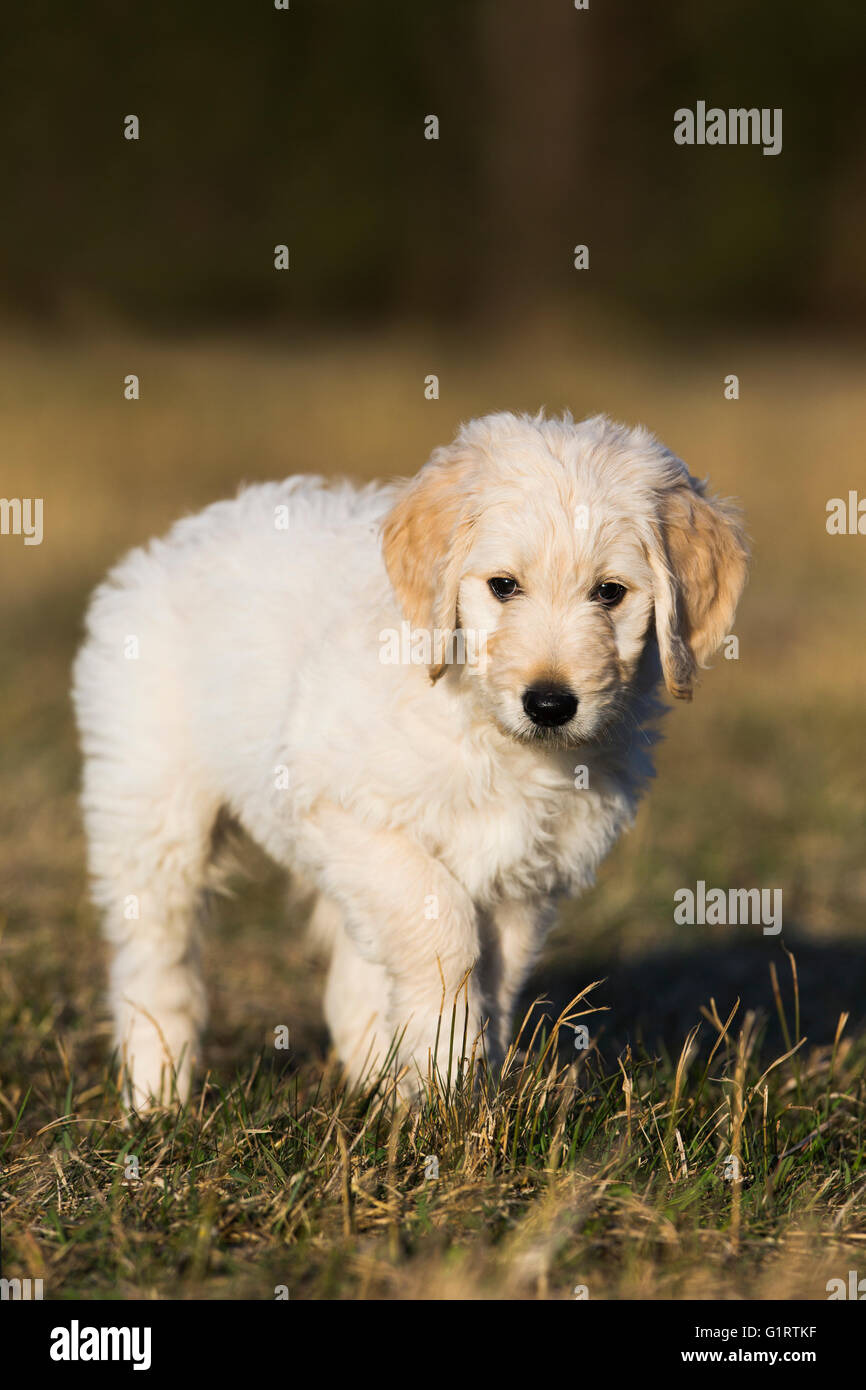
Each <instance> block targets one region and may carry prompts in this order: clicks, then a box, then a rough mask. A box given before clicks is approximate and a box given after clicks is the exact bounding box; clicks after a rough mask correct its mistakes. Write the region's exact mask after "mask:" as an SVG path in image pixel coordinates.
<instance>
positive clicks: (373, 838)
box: [301, 803, 485, 1091]
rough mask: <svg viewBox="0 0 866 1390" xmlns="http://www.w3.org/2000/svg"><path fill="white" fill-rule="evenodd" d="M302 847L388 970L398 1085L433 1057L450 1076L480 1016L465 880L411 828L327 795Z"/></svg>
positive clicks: (473, 915)
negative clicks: (355, 810) (378, 824)
mask: <svg viewBox="0 0 866 1390" xmlns="http://www.w3.org/2000/svg"><path fill="white" fill-rule="evenodd" d="M301 848H302V849H303V851H304V852H305V855H306V856H307V857H308V859H309V860H310V861H311V862H312V864H313V865H314V867H315V870H316V872H317V877H318V879H319V882H320V885H321V887H322V889H323V891H324V892H326V893H327V894H328V895H329V896H330V897H331V898H333V899H334V900H335V901H336V902H337V903H338V904H339V906H340V907H341V909H342V911H343V914H344V923H345V929H346V930H347V931H348V933H349V935H350V936H351V938H352V940H353V942H354V944H355V947H356V949H357V950H358V951H359V952H360V954H361V955H362V956H363V957H364V958H365V959H366V960H368V961H371V962H373V963H374V964H376V965H380V966H382V967H383V968H384V970H385V974H386V977H387V983H388V1006H387V1020H386V1028H387V1031H388V1033H389V1036H390V1037H392V1038H394V1037H400V1036H401V1035H402V1039H401V1042H400V1046H399V1050H398V1061H399V1062H400V1064H401V1065H408V1068H409V1072H408V1076H407V1077H406V1080H405V1082H404V1089H405V1090H406V1091H417V1090H418V1088H419V1086H420V1083H421V1081H423V1079H424V1078H425V1077H426V1076H427V1075H428V1072H429V1071H430V1068H431V1066H432V1065H434V1064H435V1066H436V1068H437V1069H438V1071H439V1074H440V1076H441V1077H442V1078H443V1080H444V1079H445V1078H446V1077H447V1075H448V1072H449V1069H450V1072H451V1076H452V1079H453V1078H454V1076H455V1075H456V1069H457V1065H458V1064H459V1061H460V1058H461V1054H462V1052H463V1046H464V1034H465V1051H466V1054H467V1055H471V1053H472V1050H473V1047H475V1046H476V1044H477V1043H478V1039H479V1035H480V1034H481V1033H482V1030H483V1027H484V1023H485V1019H484V1010H483V1006H482V1000H481V995H480V988H479V984H478V981H477V979H476V975H475V971H474V967H475V964H476V962H477V960H478V952H479V936H478V917H477V912H476V910H475V906H474V904H473V903H472V901H471V899H470V897H469V895H468V894H467V892H466V890H465V889H464V888H463V887H462V885H461V884H460V883H458V881H457V880H456V879H455V878H454V876H453V875H452V874H451V873H449V871H448V870H447V869H446V868H445V867H444V865H442V864H441V863H439V862H438V860H436V859H434V858H432V857H431V856H430V855H429V854H427V853H426V852H425V850H424V849H423V848H422V847H421V846H420V845H419V844H418V843H417V842H416V841H415V840H413V839H412V838H411V837H410V836H409V835H408V834H406V833H403V832H400V831H394V830H376V829H371V828H369V827H367V826H364V825H362V824H361V823H360V822H359V821H358V820H356V819H355V817H354V816H353V815H351V814H350V813H349V812H347V811H344V810H342V808H340V807H338V806H335V805H333V804H332V803H328V804H327V805H323V804H322V803H319V804H318V806H317V807H316V808H315V809H314V811H313V812H312V814H311V816H310V818H309V820H308V821H307V823H306V825H305V827H304V831H303V834H302V839H301ZM371 1003H373V1004H374V1003H375V1001H371ZM455 1005H456V1008H455ZM333 1008H334V1001H333V1000H331V1001H330V1009H331V1012H332V1013H333ZM452 1013H453V1016H454V1026H453V1041H452ZM480 1046H481V1044H479V1048H480Z"/></svg>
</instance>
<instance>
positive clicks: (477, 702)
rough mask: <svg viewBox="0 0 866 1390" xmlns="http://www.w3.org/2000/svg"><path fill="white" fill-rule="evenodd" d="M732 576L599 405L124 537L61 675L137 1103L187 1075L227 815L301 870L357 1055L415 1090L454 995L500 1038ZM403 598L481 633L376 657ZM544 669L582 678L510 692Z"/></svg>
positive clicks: (487, 1043)
mask: <svg viewBox="0 0 866 1390" xmlns="http://www.w3.org/2000/svg"><path fill="white" fill-rule="evenodd" d="M503 575H505V576H508V577H510V578H512V579H513V580H514V581H515V583H516V586H517V588H516V592H515V594H514V596H513V597H511V598H509V599H508V601H506V602H503V601H500V599H499V598H497V597H496V596H495V595H494V593H493V592H491V588H490V586H489V580H490V579H491V578H495V577H497V576H503ZM744 578H745V551H744V547H743V543H742V536H741V532H740V529H739V526H738V523H737V520H736V517H735V515H734V514H733V513H732V512H731V511H730V510H729V509H727V508H726V507H724V506H723V505H722V504H719V503H718V502H715V501H712V500H710V499H709V498H707V496H706V495H705V492H704V489H703V486H702V485H701V484H698V483H697V482H696V481H695V480H694V479H693V478H691V477H690V476H689V474H688V471H687V470H686V468H685V467H684V465H683V464H682V463H681V462H680V461H679V460H678V459H676V458H675V457H674V456H673V455H672V454H670V453H669V452H668V451H667V450H666V449H664V448H663V447H662V446H661V445H660V444H658V443H657V442H656V441H655V440H654V439H653V438H652V436H651V435H649V434H648V433H647V432H646V431H644V430H642V429H636V430H629V429H626V428H623V427H621V426H616V425H614V424H612V423H611V422H609V421H608V420H606V419H605V418H603V417H596V418H593V419H590V420H587V421H584V422H582V423H580V424H575V423H574V422H573V421H572V420H571V418H570V417H568V416H566V417H564V418H562V419H545V418H544V417H543V416H542V415H539V416H536V417H531V418H530V417H526V416H515V415H510V414H501V415H494V416H489V417H487V418H485V419H481V420H477V421H473V422H472V423H471V424H469V425H468V426H465V427H464V428H463V429H462V430H461V431H460V433H459V434H458V436H457V439H456V441H455V443H454V444H453V445H452V446H450V447H449V448H448V449H443V450H438V451H437V452H436V453H435V454H434V455H433V457H432V459H431V460H430V462H429V463H428V464H427V465H426V467H425V468H424V469H422V470H421V473H420V474H419V475H418V476H417V478H416V479H414V480H412V481H411V482H409V483H407V484H403V485H397V486H393V487H392V486H380V485H373V486H367V487H364V488H360V489H358V488H355V487H353V486H351V485H349V484H347V483H339V484H328V483H327V482H325V481H323V480H321V479H316V478H312V477H303V476H301V477H292V478H289V479H288V480H287V481H285V482H281V483H267V484H263V485H261V486H256V487H250V488H247V489H245V490H244V491H242V492H241V493H240V495H239V496H238V497H237V498H236V499H235V500H234V501H230V502H221V503H218V504H216V505H214V506H211V507H208V508H207V509H206V510H205V511H203V512H202V513H201V514H199V515H198V516H194V517H191V518H189V519H186V520H183V521H181V522H180V523H178V524H177V525H176V526H175V527H174V528H173V530H172V531H171V532H170V533H169V534H168V536H167V537H166V539H165V540H158V541H153V542H152V543H151V544H150V545H149V546H147V547H146V548H143V549H138V550H135V551H133V552H132V553H131V554H129V555H128V556H127V557H126V558H125V559H124V560H123V561H122V562H121V563H120V564H119V565H118V566H117V568H116V569H115V570H114V571H113V572H112V573H111V574H110V576H109V577H108V579H107V580H106V582H105V583H104V584H103V585H102V586H101V587H100V588H99V589H98V590H97V592H96V594H95V596H94V598H93V601H92V605H91V608H90V612H89V617H88V635H87V639H86V641H85V643H84V645H83V647H82V649H81V651H80V653H79V656H78V660H77V663H76V667H75V677H74V697H75V705H76V711H77V716H78V722H79V727H80V730H81V740H82V746H83V751H84V759H85V762H84V782H83V797H82V801H83V807H84V814H85V821H86V830H87V836H88V841H89V852H90V870H91V874H92V880H93V892H94V897H95V901H96V902H97V904H98V905H99V906H100V908H101V909H102V911H103V914H104V921H105V931H106V933H107V936H108V939H109V941H110V942H111V945H112V947H113V963H112V968H111V990H110V992H111V1002H112V1006H113V1010H114V1016H115V1022H116V1041H117V1045H118V1047H119V1049H120V1050H121V1053H122V1057H123V1060H124V1062H125V1066H126V1070H127V1076H128V1078H129V1079H130V1081H131V1084H132V1088H133V1095H134V1098H135V1100H136V1102H137V1103H143V1102H145V1101H146V1100H147V1099H148V1098H149V1097H151V1096H155V1097H157V1098H159V1097H161V1096H163V1097H164V1096H166V1095H167V1093H168V1090H167V1088H168V1085H169V1083H170V1082H171V1081H176V1083H177V1090H178V1093H179V1094H180V1096H181V1097H185V1096H186V1095H187V1094H188V1092H189V1089H190V1084H191V1076H192V1070H193V1067H194V1064H195V1062H196V1060H197V1056H198V1046H199V1036H200V1030H201V1028H202V1025H203V1022H204V1019H205V1011H206V1009H205V999H204V993H203V989H202V983H201V976H200V970H199V940H198V933H199V909H200V904H201V900H202V893H203V889H204V887H205V885H206V884H207V882H208V874H209V866H210V860H211V854H212V843H213V830H214V825H215V823H216V819H217V816H218V815H219V814H220V813H221V812H223V813H224V812H228V813H229V814H230V815H231V816H233V817H234V818H236V819H237V821H238V822H240V824H241V825H242V826H243V827H244V828H245V829H246V830H247V831H248V832H249V834H250V835H251V836H252V837H253V838H254V839H255V840H256V841H257V842H258V843H259V844H260V845H261V846H262V847H263V848H264V849H265V850H267V851H268V852H269V853H270V854H271V855H272V856H273V858H274V859H275V860H277V861H278V862H279V863H280V864H281V865H284V866H285V867H286V868H287V869H289V870H290V871H292V872H294V873H296V874H299V875H301V876H303V877H304V878H306V879H307V880H309V881H311V882H312V883H313V884H314V885H315V888H316V890H317V892H318V894H319V899H318V904H317V907H316V910H315V920H316V922H317V924H318V927H319V929H320V932H321V934H322V935H324V936H325V937H326V938H327V939H328V940H329V941H330V943H331V946H332V951H333V960H332V965H331V971H330V975H329V979H328V984H327V988H326V997H325V1005H326V1013H327V1017H328V1021H329V1024H330V1027H331V1031H332V1035H333V1037H334V1040H335V1044H336V1046H337V1048H338V1051H339V1053H340V1055H341V1057H342V1059H343V1061H344V1062H345V1064H346V1066H347V1069H348V1071H349V1073H350V1075H353V1076H356V1077H357V1076H359V1075H360V1074H361V1072H362V1071H363V1070H364V1068H365V1066H369V1065H374V1064H375V1063H376V1061H381V1060H382V1059H383V1057H384V1055H385V1053H386V1052H387V1050H388V1048H389V1046H390V1044H391V1041H392V1039H393V1038H395V1037H397V1036H399V1037H401V1042H400V1049H399V1060H400V1062H401V1063H405V1064H408V1070H407V1081H406V1083H405V1084H406V1085H407V1087H408V1088H409V1089H411V1087H412V1086H413V1085H414V1084H417V1078H418V1076H419V1075H424V1074H426V1072H427V1069H428V1066H429V1065H430V1063H431V1060H435V1062H436V1063H437V1065H438V1066H440V1067H441V1068H442V1069H443V1070H444V1069H445V1068H447V1065H448V1063H449V1061H452V1060H454V1059H451V1058H449V1056H448V1046H449V1044H448V1037H449V1032H450V1014H451V1006H452V1003H453V1001H454V998H455V996H456V995H457V994H458V993H459V995H460V999H461V1000H462V1001H463V1007H464V1008H465V1010H466V1011H467V1018H466V1022H467V1025H468V1036H469V1039H470V1042H472V1041H473V1040H474V1039H475V1038H476V1037H477V1036H478V1035H480V1034H482V1033H483V1037H484V1043H483V1046H484V1048H485V1050H486V1052H487V1055H488V1057H489V1058H490V1059H491V1060H492V1061H493V1062H494V1063H495V1062H496V1061H497V1060H498V1059H500V1058H501V1057H502V1055H503V1051H504V1049H505V1047H506V1046H507V1043H508V1039H509V1030H510V1026H511V1011H512V1006H513V1003H514V1000H515V997H516V995H517V992H518V990H519V988H520V986H521V985H522V983H523V981H524V980H525V978H526V976H527V973H528V971H529V969H530V967H531V965H532V962H533V959H534V957H535V955H536V953H537V951H538V949H539V947H540V945H541V942H542V939H543V933H544V930H545V927H546V925H547V923H548V922H549V920H550V917H551V910H552V905H553V904H554V903H555V900H556V898H557V897H558V896H559V895H562V894H574V893H577V892H579V891H581V890H582V889H584V888H586V887H587V885H588V884H590V883H591V882H592V879H593V875H594V873H595V870H596V868H597V866H598V864H599V862H600V861H601V859H602V858H603V857H604V855H605V854H606V853H607V852H608V850H609V849H610V848H611V846H612V845H613V843H614V841H615V840H616V838H617V836H618V834H619V833H620V831H621V830H622V828H623V827H624V826H625V825H626V824H627V823H628V821H629V820H630V818H631V816H632V815H633V812H634V808H635V804H636V799H637V796H638V794H639V792H640V789H641V787H642V785H643V783H644V782H645V780H646V778H647V777H648V776H650V775H651V771H652V769H651V763H650V745H651V741H652V740H651V736H650V735H649V734H648V732H647V724H648V722H649V721H650V720H651V719H652V717H653V715H654V713H655V711H656V704H655V697H654V689H655V687H656V685H657V683H658V681H659V678H660V677H661V676H662V675H663V676H664V678H665V680H666V682H667V684H668V688H669V689H670V690H671V692H672V693H674V694H675V695H678V696H687V695H688V694H689V693H690V689H691V682H692V678H693V676H694V673H695V669H696V667H697V666H699V665H702V664H703V663H704V661H705V660H706V658H707V657H708V656H709V655H710V654H711V653H712V651H713V650H715V648H716V646H717V645H718V644H719V642H720V640H721V638H722V637H723V636H724V635H725V633H726V631H727V630H728V626H729V624H730V621H731V618H732V616H733V613H734V609H735V607H736V603H737V599H738V597H739V594H740V590H741V588H742V584H743V581H744ZM605 581H614V582H616V583H618V584H621V585H622V586H624V588H625V590H626V592H625V595H624V597H623V598H622V601H621V602H620V603H618V604H617V606H616V607H612V608H608V607H605V605H604V604H603V603H601V602H600V601H599V591H598V585H599V584H601V583H603V582H605ZM407 623H408V624H411V630H412V632H413V633H417V632H419V631H422V632H427V631H430V630H431V629H437V630H442V631H444V632H445V633H446V634H448V635H449V636H450V634H451V633H453V632H454V631H455V630H469V631H471V632H474V633H476V634H482V635H483V639H482V640H483V641H484V642H485V643H486V646H485V649H484V651H485V655H484V659H481V660H478V661H475V662H464V663H462V664H455V663H453V662H452V663H451V664H448V663H447V661H446V660H443V659H441V657H439V658H437V657H431V665H430V668H427V667H425V666H422V665H419V664H418V662H417V661H414V660H413V661H409V662H406V661H397V662H388V661H385V660H383V652H384V650H385V634H386V633H387V632H389V631H396V632H399V631H400V630H401V624H407ZM404 631H405V629H404ZM404 654H405V653H404ZM539 683H541V684H542V686H544V685H546V684H549V685H555V686H556V688H559V689H568V690H569V691H571V692H573V694H574V697H575V699H576V701H577V707H576V711H575V713H574V716H573V718H571V719H570V720H569V721H568V722H566V723H565V724H564V725H563V726H560V727H554V728H549V727H538V726H535V725H534V724H533V722H532V720H531V719H530V718H529V716H528V714H527V712H526V708H525V704H524V695H525V692H526V690H527V688H529V687H531V686H538V685H539ZM576 768H585V769H586V771H585V772H584V773H577V774H576V772H575V769H576ZM443 989H444V994H443ZM443 1002H444V1010H443ZM440 1013H443V1014H444V1018H443V1026H442V1027H441V1028H440V1027H439V1020H440ZM437 1031H438V1032H439V1044H438V1053H437V1054H436V1056H435V1058H434V1057H433V1053H434V1048H435V1045H436V1038H437ZM457 1033H458V1035H459V1037H460V1040H461V1041H462V1033H463V1027H462V1018H461V1022H460V1024H459V1026H458V1029H457ZM455 1046H456V1044H455Z"/></svg>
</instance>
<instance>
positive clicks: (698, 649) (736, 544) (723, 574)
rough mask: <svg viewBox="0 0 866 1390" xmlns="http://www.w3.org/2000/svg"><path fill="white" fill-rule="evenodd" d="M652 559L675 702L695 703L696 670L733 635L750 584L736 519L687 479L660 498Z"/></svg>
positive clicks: (665, 666) (659, 633)
mask: <svg viewBox="0 0 866 1390" xmlns="http://www.w3.org/2000/svg"><path fill="white" fill-rule="evenodd" d="M650 562H651V564H652V567H653V571H654V574H655V577H656V605H655V609H656V637H657V639H658V644H659V653H660V656H661V662H662V671H663V673H664V677H665V684H666V685H667V688H668V690H669V691H670V693H671V694H672V695H673V696H674V697H675V698H677V699H680V700H690V699H691V696H692V685H693V682H694V677H695V673H696V671H697V669H698V668H699V667H702V666H705V665H706V663H707V661H708V660H709V658H710V657H711V656H712V655H713V653H714V652H715V651H716V650H717V649H718V647H719V645H720V643H721V642H722V639H723V638H724V637H725V636H726V635H727V634H728V632H729V631H730V627H731V623H732V620H733V617H734V614H735V612H736V608H737V603H738V602H739V599H740V595H741V593H742V591H743V586H744V584H745V582H746V573H747V567H748V550H747V547H746V540H745V534H744V531H743V526H742V522H741V520H740V517H739V514H738V513H737V511H736V509H735V508H734V507H732V506H731V505H730V504H728V503H725V502H722V501H720V500H719V499H717V498H708V497H706V496H705V494H704V489H703V485H702V484H700V483H696V482H695V481H694V480H692V479H690V480H689V483H688V484H683V485H682V486H679V487H676V488H674V489H672V490H671V491H670V492H668V493H667V494H665V495H664V497H663V498H662V501H661V504H660V508H659V526H658V530H657V532H656V543H655V545H654V546H653V547H651V552H650Z"/></svg>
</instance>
